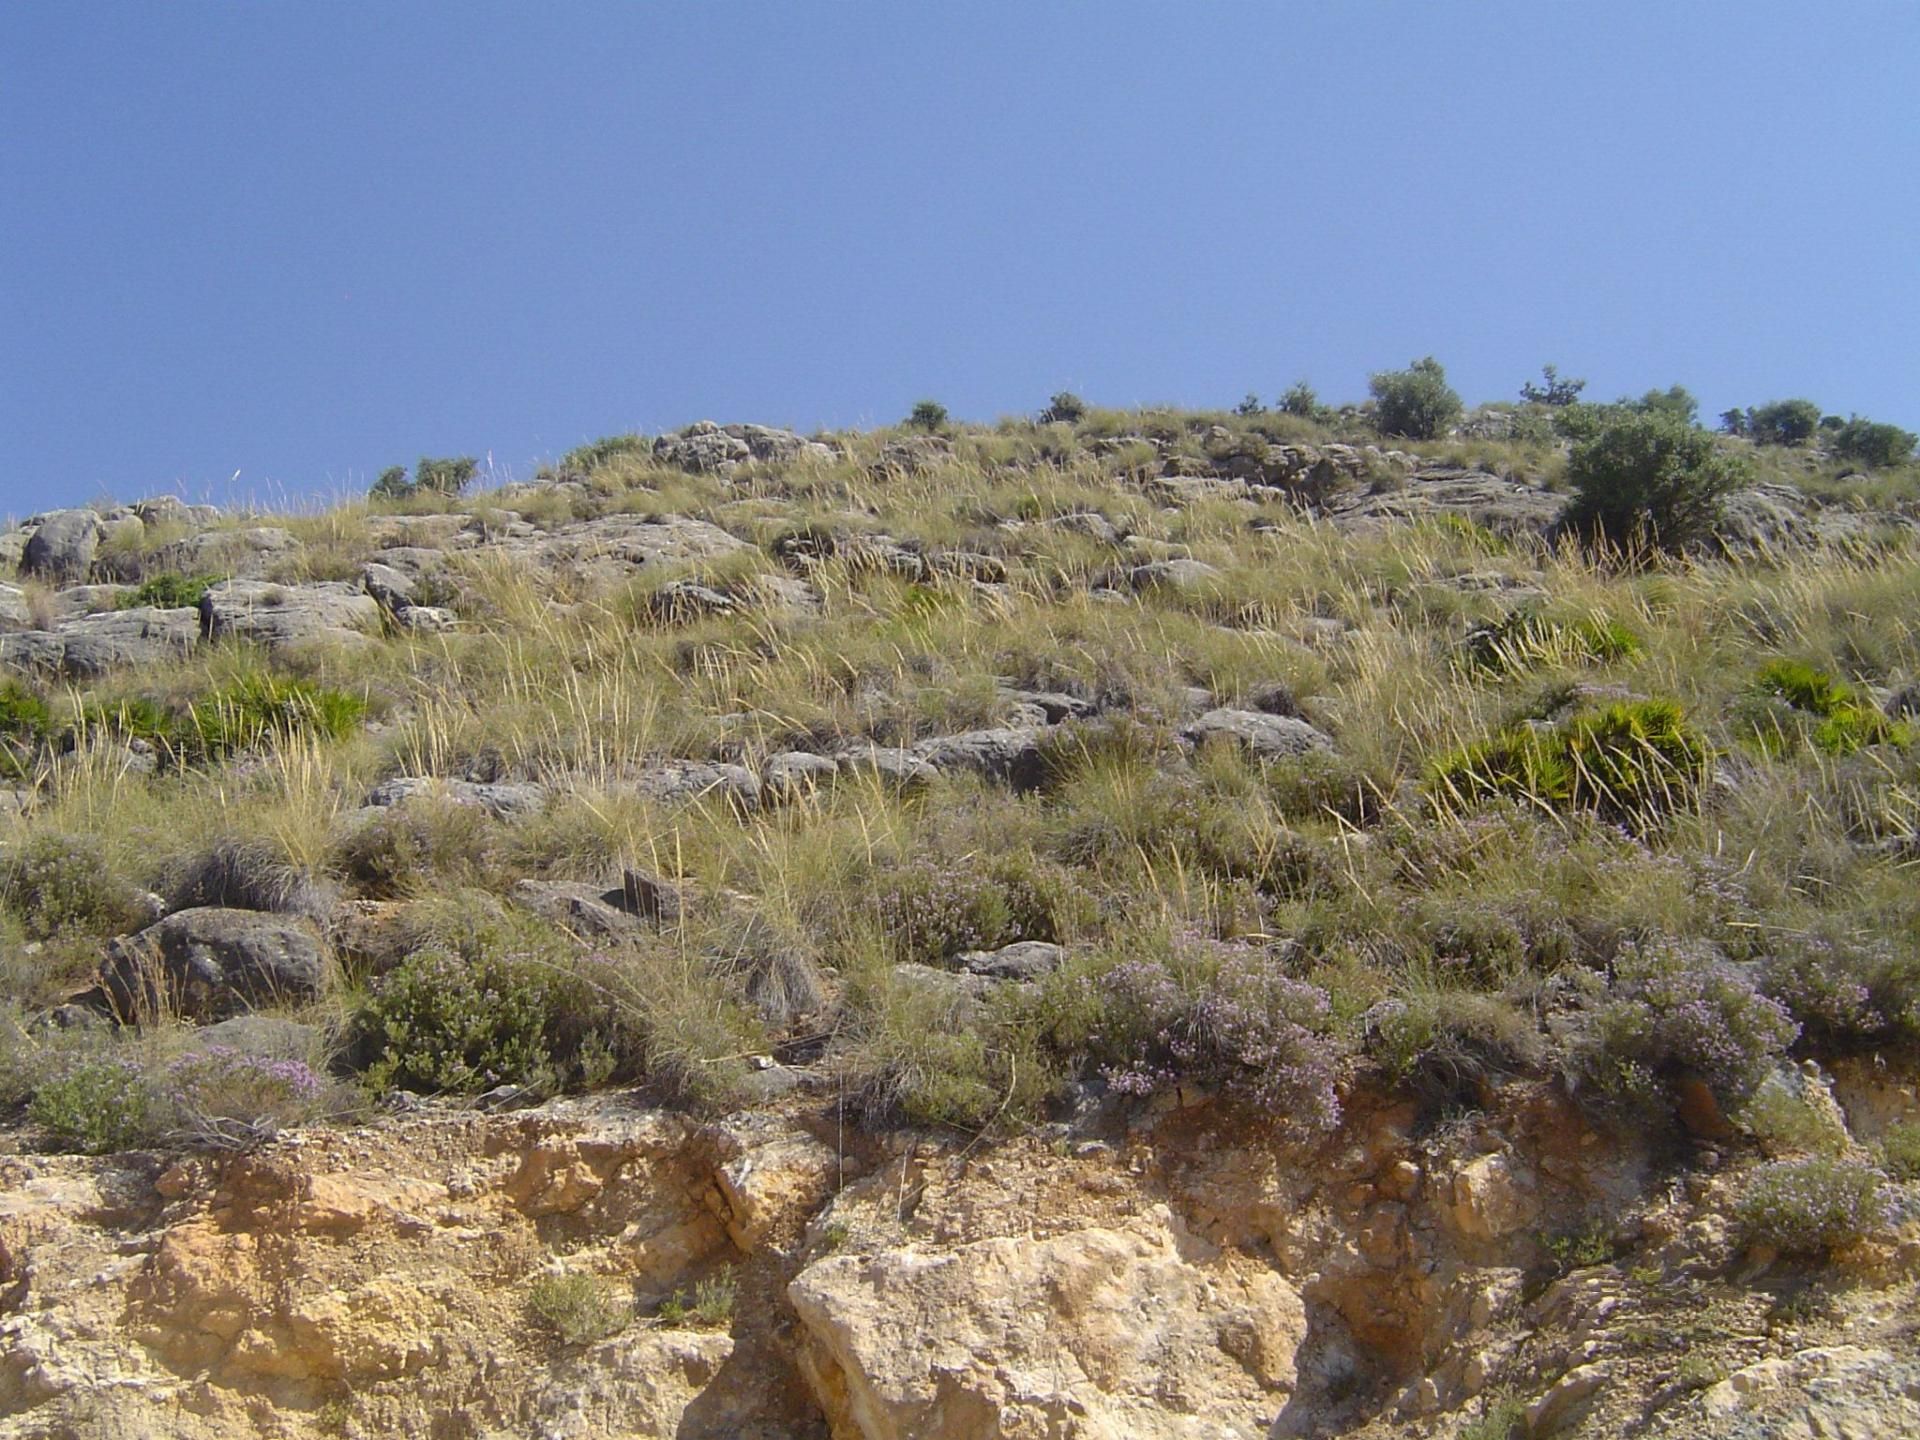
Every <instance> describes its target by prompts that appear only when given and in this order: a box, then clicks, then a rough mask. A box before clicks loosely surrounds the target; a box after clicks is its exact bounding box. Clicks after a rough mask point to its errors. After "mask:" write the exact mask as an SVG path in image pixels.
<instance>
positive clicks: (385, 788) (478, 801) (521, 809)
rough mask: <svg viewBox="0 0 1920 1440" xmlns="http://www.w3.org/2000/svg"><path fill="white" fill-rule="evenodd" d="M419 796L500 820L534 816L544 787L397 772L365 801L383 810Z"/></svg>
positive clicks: (543, 801)
mask: <svg viewBox="0 0 1920 1440" xmlns="http://www.w3.org/2000/svg"><path fill="white" fill-rule="evenodd" d="M421 796H428V797H433V798H437V799H440V800H445V801H451V802H452V803H453V804H455V805H477V806H479V807H480V808H481V809H483V810H486V811H487V812H489V813H490V814H492V815H493V816H494V817H495V818H496V819H499V820H514V819H519V818H520V817H522V816H526V815H536V814H538V813H539V812H540V808H541V807H542V806H543V805H545V804H546V803H547V791H546V787H545V786H543V785H536V784H534V783H532V782H531V781H524V780H523V781H512V780H508V781H500V782H498V783H495V784H481V783H478V782H476V781H472V780H447V779H440V778H438V777H436V776H431V775H400V776H396V777H395V778H394V779H392V780H383V781H382V782H381V783H380V784H378V785H376V786H374V788H373V789H372V791H370V792H369V793H368V795H367V804H369V805H372V806H377V807H379V808H382V809H384V808H386V807H388V806H393V805H403V804H405V803H406V802H407V801H409V800H413V799H417V798H419V797H421Z"/></svg>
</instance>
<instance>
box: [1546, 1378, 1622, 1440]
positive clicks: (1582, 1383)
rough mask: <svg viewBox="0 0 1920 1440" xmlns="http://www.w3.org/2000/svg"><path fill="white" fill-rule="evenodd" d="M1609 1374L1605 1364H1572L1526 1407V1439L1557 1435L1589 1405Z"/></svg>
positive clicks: (1577, 1418)
mask: <svg viewBox="0 0 1920 1440" xmlns="http://www.w3.org/2000/svg"><path fill="white" fill-rule="evenodd" d="M1610 1373H1611V1369H1610V1367H1609V1366H1607V1365H1605V1364H1593V1365H1576V1366H1575V1367H1574V1368H1573V1369H1571V1370H1569V1371H1568V1372H1567V1373H1566V1374H1565V1375H1563V1376H1561V1377H1560V1379H1559V1380H1557V1381H1555V1382H1554V1385H1553V1388H1552V1389H1551V1390H1549V1391H1547V1393H1546V1394H1544V1395H1542V1396H1541V1397H1540V1398H1539V1399H1538V1400H1536V1401H1534V1402H1533V1404H1531V1405H1529V1406H1528V1407H1527V1416H1526V1422H1527V1437H1528V1440H1540V1437H1543V1436H1547V1435H1558V1434H1559V1433H1560V1432H1561V1431H1562V1430H1565V1429H1566V1428H1567V1427H1568V1426H1570V1425H1572V1424H1573V1423H1574V1422H1575V1421H1577V1420H1579V1419H1580V1418H1581V1416H1582V1415H1584V1414H1585V1413H1586V1411H1587V1410H1588V1409H1589V1408H1590V1407H1591V1406H1592V1404H1593V1401H1594V1398H1595V1396H1596V1395H1597V1394H1598V1393H1599V1391H1600V1389H1601V1387H1602V1386H1604V1385H1605V1384H1606V1383H1607V1378H1608V1376H1609V1374H1610Z"/></svg>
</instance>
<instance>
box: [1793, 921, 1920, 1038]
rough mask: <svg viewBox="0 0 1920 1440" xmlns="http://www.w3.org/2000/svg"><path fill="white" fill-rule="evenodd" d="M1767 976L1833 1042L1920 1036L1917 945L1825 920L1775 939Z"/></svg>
mask: <svg viewBox="0 0 1920 1440" xmlns="http://www.w3.org/2000/svg"><path fill="white" fill-rule="evenodd" d="M1760 975H1761V985H1762V987H1763V988H1764V989H1765V991H1766V993H1767V994H1769V995H1771V996H1772V997H1773V998H1774V999H1776V1000H1778V1001H1779V1002H1780V1003H1781V1004H1783V1005H1785V1006H1786V1007H1787V1009H1788V1010H1789V1011H1790V1012H1791V1013H1792V1014H1793V1017H1794V1018H1795V1019H1796V1020H1797V1021H1799V1022H1800V1025H1801V1026H1802V1027H1803V1028H1804V1030H1805V1031H1806V1032H1807V1034H1808V1035H1810V1036H1812V1037H1815V1038H1817V1039H1819V1040H1821V1041H1823V1042H1825V1043H1826V1044H1828V1045H1833V1046H1838V1047H1840V1048H1843V1049H1846V1048H1853V1047H1858V1046H1861V1045H1880V1044H1884V1043H1886V1042H1887V1041H1890V1040H1892V1041H1915V1040H1920V954H1915V953H1914V952H1913V950H1912V949H1911V948H1910V947H1901V946H1897V945H1895V944H1894V943H1892V942H1891V941H1890V940H1888V939H1886V938H1884V937H1872V936H1860V935H1856V934H1853V933H1851V932H1850V931H1848V930H1847V929H1845V928H1843V927H1840V926H1832V925H1821V926H1816V927H1815V928H1813V929H1811V930H1809V931H1806V932H1803V933H1790V934H1785V935H1782V936H1780V937H1778V938H1777V939H1775V940H1774V941H1773V942H1772V943H1771V944H1770V945H1769V946H1768V949H1767V952H1766V953H1765V954H1764V956H1763V957H1762V959H1761V961H1760Z"/></svg>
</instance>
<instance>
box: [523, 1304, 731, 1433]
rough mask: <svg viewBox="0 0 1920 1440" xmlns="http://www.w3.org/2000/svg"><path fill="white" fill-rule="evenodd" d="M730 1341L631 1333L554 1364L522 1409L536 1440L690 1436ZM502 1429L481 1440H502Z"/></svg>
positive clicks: (715, 1335)
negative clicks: (691, 1425)
mask: <svg viewBox="0 0 1920 1440" xmlns="http://www.w3.org/2000/svg"><path fill="white" fill-rule="evenodd" d="M733 1350H734V1341H733V1337H732V1336H730V1335H726V1334H724V1333H721V1332H719V1331H712V1330H668V1329H633V1330H629V1331H627V1332H625V1333H623V1334H620V1335H616V1336H614V1337H613V1338H612V1339H610V1340H602V1341H600V1342H599V1343H597V1344H595V1345H593V1346H591V1347H589V1348H587V1349H585V1350H582V1351H580V1352H579V1353H578V1354H573V1353H569V1354H567V1355H565V1356H564V1357H563V1358H561V1359H560V1360H558V1361H557V1362H556V1363H555V1364H554V1365H553V1367H552V1368H551V1369H550V1370H549V1371H548V1372H547V1373H546V1374H545V1376H544V1377H542V1378H540V1379H538V1380H537V1381H535V1382H534V1383H533V1386H532V1389H531V1390H530V1392H529V1393H528V1395H527V1397H526V1399H527V1405H528V1409H529V1411H530V1412H531V1413H530V1420H531V1425H532V1428H531V1429H529V1430H526V1431H522V1432H520V1433H522V1434H526V1435H530V1436H534V1437H537V1440H600V1437H603V1436H612V1435H621V1436H631V1437H634V1440H668V1437H671V1436H675V1435H684V1434H688V1433H701V1434H706V1433H711V1432H708V1431H705V1430H697V1431H693V1432H690V1431H689V1430H688V1428H687V1426H688V1421H689V1417H688V1412H689V1411H694V1412H695V1413H694V1417H693V1418H694V1421H695V1423H696V1424H697V1421H698V1417H699V1414H700V1412H701V1411H711V1410H712V1409H713V1408H714V1406H713V1393H714V1390H715V1389H717V1388H723V1387H716V1386H715V1377H716V1376H718V1375H719V1374H720V1373H721V1372H722V1370H723V1369H725V1368H726V1365H727V1362H728V1360H729V1359H730V1358H732V1355H733ZM506 1433H507V1432H505V1431H498V1432H488V1436H487V1440H505V1436H506Z"/></svg>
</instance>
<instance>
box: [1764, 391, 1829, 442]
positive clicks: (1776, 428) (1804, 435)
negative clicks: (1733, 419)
mask: <svg viewBox="0 0 1920 1440" xmlns="http://www.w3.org/2000/svg"><path fill="white" fill-rule="evenodd" d="M1819 425H1820V407H1819V406H1818V405H1816V404H1814V403H1813V401H1811V400H1774V401H1772V402H1770V403H1768V404H1765V405H1756V406H1755V407H1754V408H1753V409H1751V410H1749V411H1748V412H1747V434H1748V435H1749V436H1750V437H1752V439H1753V441H1754V443H1755V444H1757V445H1799V444H1802V443H1803V442H1805V441H1807V440H1809V439H1811V438H1812V436H1813V432H1814V431H1815V430H1816V429H1818V428H1819Z"/></svg>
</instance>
